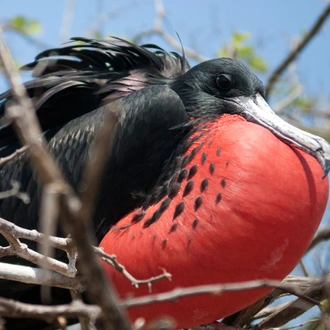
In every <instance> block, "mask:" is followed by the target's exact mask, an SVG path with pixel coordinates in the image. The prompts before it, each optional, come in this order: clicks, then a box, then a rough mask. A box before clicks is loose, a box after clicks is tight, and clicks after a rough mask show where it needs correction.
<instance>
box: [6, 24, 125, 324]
mask: <svg viewBox="0 0 330 330" xmlns="http://www.w3.org/2000/svg"><path fill="white" fill-rule="evenodd" d="M0 59H1V61H2V63H3V68H4V72H5V74H6V76H7V78H8V80H9V82H10V84H11V87H12V91H13V99H14V101H15V104H14V105H12V106H10V107H9V108H8V109H7V113H6V115H7V117H9V119H11V120H12V123H13V126H14V128H15V130H16V132H17V135H18V137H19V139H20V140H21V141H22V143H23V144H24V145H28V146H29V149H30V153H29V156H30V162H31V166H32V168H33V169H34V170H35V171H36V173H37V174H38V177H39V180H40V182H41V184H42V185H43V186H44V185H47V184H58V185H59V186H60V187H61V189H60V190H61V196H60V203H61V208H62V210H61V211H63V215H64V217H63V218H64V219H65V222H64V223H65V225H66V229H68V231H69V232H70V233H71V234H72V238H73V240H74V242H75V244H76V246H77V250H78V253H79V258H80V259H81V261H82V263H81V264H82V267H81V271H82V274H83V275H84V276H85V277H86V279H87V283H89V287H88V290H87V292H88V293H89V295H90V296H91V298H92V300H93V301H95V302H97V303H98V304H99V305H100V306H101V308H102V310H103V311H104V313H103V316H104V317H103V319H102V322H103V325H104V327H105V328H107V329H109V330H111V329H123V330H128V329H130V325H129V322H128V321H127V319H126V318H125V317H124V314H123V311H122V309H121V308H120V307H119V305H118V299H117V295H116V293H115V292H114V290H113V289H112V288H110V286H108V282H107V280H106V278H105V276H104V274H103V272H102V269H101V266H100V264H99V262H98V261H97V259H96V256H95V254H94V251H93V248H92V246H91V245H90V244H88V242H91V241H92V239H91V237H93V236H92V234H91V232H90V228H89V226H88V224H87V223H86V221H84V220H85V219H84V217H83V215H82V214H81V213H80V210H81V202H80V200H79V199H78V198H77V196H75V194H74V192H73V190H72V188H71V187H70V186H69V185H68V184H67V183H66V182H65V180H64V179H63V176H62V174H61V172H60V171H59V169H58V167H57V166H56V164H55V162H54V161H53V159H52V157H51V156H50V155H49V153H48V152H47V149H46V142H45V140H44V139H43V138H42V135H41V129H40V126H39V124H38V121H37V118H36V116H35V113H34V111H33V105H32V102H31V100H30V99H29V98H28V97H27V94H26V91H25V88H24V86H23V85H21V84H20V79H19V75H18V72H17V70H16V67H15V65H14V62H13V60H12V57H11V55H10V52H9V50H8V48H7V45H6V43H5V41H4V39H3V35H2V30H1V29H0ZM81 220H82V221H81Z"/></svg>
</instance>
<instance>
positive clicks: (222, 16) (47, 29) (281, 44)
mask: <svg viewBox="0 0 330 330" xmlns="http://www.w3.org/2000/svg"><path fill="white" fill-rule="evenodd" d="M68 3H70V1H67V0H57V1H45V0H32V1H26V0H12V1H8V0H2V1H1V2H0V22H1V23H3V22H4V21H5V20H6V19H10V18H11V17H13V16H15V15H25V16H26V17H28V18H35V19H37V20H38V21H39V22H40V23H41V25H42V28H43V31H42V32H41V33H40V34H38V35H36V38H37V39H38V40H40V41H42V42H43V43H45V44H47V45H49V46H51V47H54V46H59V45H60V44H61V43H62V42H63V41H64V40H61V39H62V38H61V36H60V32H61V26H62V24H63V17H64V16H63V13H64V11H65V9H66V8H67V4H68ZM71 3H74V4H75V6H74V11H73V12H72V13H73V19H72V24H71V25H70V26H69V27H68V29H65V33H64V35H66V36H67V37H69V36H81V35H84V36H86V35H88V34H89V33H90V32H91V30H93V29H95V28H96V27H97V26H98V25H97V22H98V20H99V18H100V12H101V13H102V14H103V15H104V17H105V20H104V24H102V29H101V30H102V32H103V33H104V35H116V36H121V37H128V38H132V37H133V36H135V35H136V33H137V32H140V31H143V30H147V29H150V28H151V26H152V24H153V20H154V16H155V10H154V2H153V1H151V0H140V1H137V0H136V1H134V0H123V1H109V0H103V1H102V0H96V1H90V0H75V1H71ZM326 5H327V2H326V1H322V0H304V1H301V0H290V1H285V0H277V1H262V0H249V1H246V0H233V1H223V0H220V1H217V0H209V1H203V2H202V1H189V2H188V1H183V0H181V1H178V0H165V1H164V6H165V10H166V14H167V16H166V20H165V22H166V23H165V26H166V28H167V31H168V32H169V33H170V34H172V35H175V32H178V33H179V35H180V37H181V39H182V42H183V44H184V45H186V46H189V47H192V48H194V49H195V50H197V51H199V52H200V53H202V54H204V55H206V56H207V57H216V51H217V50H218V49H219V48H220V47H221V46H223V44H224V43H225V42H226V41H227V40H228V38H229V36H230V35H231V33H232V32H233V31H234V30H237V31H248V32H250V33H251V34H252V42H253V43H254V44H255V45H256V46H257V48H258V51H259V54H260V55H261V56H263V57H264V58H265V59H266V60H267V61H268V62H269V65H270V68H275V67H276V66H277V65H278V64H279V63H280V61H281V60H282V59H283V58H284V56H285V55H286V54H287V52H288V50H289V49H290V46H291V44H292V42H293V41H294V40H297V38H298V37H299V36H300V35H301V34H302V33H303V32H304V31H306V29H308V28H309V27H310V26H311V25H312V23H313V22H314V20H315V19H316V17H318V15H319V14H320V13H321V12H322V10H323V9H324V7H325V6H326ZM100 9H101V10H100ZM62 35H63V33H62ZM6 37H7V41H8V43H9V44H10V47H11V49H12V51H13V53H14V54H15V57H16V59H17V60H18V61H19V63H25V62H29V61H31V60H32V59H33V57H34V56H35V55H36V54H37V53H38V52H40V51H41V50H42V48H39V47H36V46H34V45H32V44H31V43H29V42H27V41H26V40H24V38H22V37H20V36H18V35H15V34H14V33H12V32H8V33H6ZM144 41H145V42H154V43H157V44H160V45H161V46H163V47H165V48H166V49H168V50H172V48H171V47H170V46H169V45H167V44H166V43H164V42H163V41H162V40H160V39H159V38H158V37H152V38H146V39H144ZM329 51H330V20H329V21H328V22H327V23H326V24H325V26H324V27H323V29H322V31H321V32H320V33H319V35H318V36H316V37H315V39H314V40H313V41H312V42H311V43H310V45H309V46H308V48H307V49H306V50H305V51H304V52H303V53H302V54H301V56H300V58H299V60H298V62H297V65H298V67H297V72H298V75H299V78H300V80H301V81H302V83H303V84H304V85H305V88H306V92H308V93H309V94H314V95H318V94H319V93H322V94H326V93H327V91H328V90H329V89H330V80H329V78H328V77H329V76H330V56H329ZM262 78H263V79H264V80H265V77H262ZM0 87H1V89H3V88H4V85H3V84H2V85H0Z"/></svg>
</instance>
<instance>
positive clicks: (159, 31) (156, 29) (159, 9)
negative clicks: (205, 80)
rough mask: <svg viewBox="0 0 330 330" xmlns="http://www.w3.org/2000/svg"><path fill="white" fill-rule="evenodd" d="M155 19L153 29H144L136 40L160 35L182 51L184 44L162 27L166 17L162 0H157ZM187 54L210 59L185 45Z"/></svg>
mask: <svg viewBox="0 0 330 330" xmlns="http://www.w3.org/2000/svg"><path fill="white" fill-rule="evenodd" d="M154 3H155V13H156V16H155V20H154V26H153V28H152V29H150V30H147V31H143V32H141V33H139V34H137V35H135V37H134V38H133V39H134V40H135V42H140V40H141V39H142V38H143V37H146V36H150V35H159V36H160V37H161V38H163V39H164V40H165V41H166V42H167V43H168V44H169V45H170V46H171V47H173V48H174V49H176V50H178V51H182V44H181V43H180V42H179V41H178V39H177V38H173V37H172V36H171V35H170V34H168V33H167V32H165V30H164V29H163V28H162V26H163V22H164V18H165V17H166V12H165V8H164V4H163V1H162V0H155V2H154ZM184 52H185V54H186V55H187V56H188V57H190V58H192V59H195V60H197V61H200V62H204V61H206V60H208V58H207V57H206V56H204V55H202V54H200V53H198V52H196V51H194V50H193V49H191V48H188V47H184Z"/></svg>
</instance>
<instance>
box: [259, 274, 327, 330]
mask: <svg viewBox="0 0 330 330" xmlns="http://www.w3.org/2000/svg"><path fill="white" fill-rule="evenodd" d="M329 284H330V275H327V276H325V277H324V278H321V279H317V278H315V279H311V282H310V284H309V286H308V288H307V289H306V290H305V291H304V294H305V295H306V296H308V297H311V298H313V299H315V300H318V301H322V300H323V299H325V298H326V297H327V295H328V287H329ZM312 307H314V304H312V303H310V302H308V301H306V300H305V299H301V298H297V299H294V300H293V301H291V302H288V303H287V304H285V305H284V306H282V308H281V309H279V310H277V311H276V312H274V313H273V314H271V315H270V316H268V317H266V318H265V319H264V320H262V321H261V322H260V323H259V324H258V325H257V326H256V328H258V329H264V328H273V327H280V326H282V325H284V324H286V323H287V322H289V321H291V320H293V319H295V318H297V317H298V316H300V315H302V314H304V313H305V312H306V311H308V310H309V309H311V308H312Z"/></svg>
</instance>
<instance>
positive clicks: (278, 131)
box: [170, 58, 330, 175]
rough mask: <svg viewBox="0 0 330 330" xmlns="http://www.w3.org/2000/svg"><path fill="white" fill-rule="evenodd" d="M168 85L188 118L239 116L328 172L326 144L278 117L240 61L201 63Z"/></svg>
mask: <svg viewBox="0 0 330 330" xmlns="http://www.w3.org/2000/svg"><path fill="white" fill-rule="evenodd" d="M170 87H171V88H172V89H173V90H174V91H175V92H176V93H177V94H178V95H179V96H180V98H181V100H182V101H183V104H184V105H185V108H186V111H187V113H188V115H189V116H190V117H191V118H196V119H197V118H203V119H204V120H206V121H208V120H214V119H216V118H217V117H219V116H221V115H222V114H225V113H228V114H238V115H241V116H242V117H244V118H245V119H247V120H248V121H251V122H254V123H257V124H259V125H261V126H264V127H265V128H267V129H269V130H270V131H271V132H273V133H274V134H275V135H276V136H278V137H279V138H280V139H282V140H283V141H285V142H286V143H288V144H291V145H295V146H297V147H298V148H300V149H302V150H304V151H307V152H308V153H310V154H311V155H313V156H314V157H315V158H316V159H317V160H318V161H319V162H320V164H321V166H322V167H323V170H324V173H325V175H326V174H327V173H328V172H329V170H330V146H329V144H328V143H327V142H326V141H325V140H324V139H322V138H320V137H318V136H314V135H312V134H309V133H306V132H304V131H301V130H299V129H298V128H296V127H293V126H291V125H290V124H288V123H287V122H285V121H284V120H282V119H281V118H280V117H279V116H277V115H276V114H275V112H274V111H273V110H272V109H271V108H270V107H269V105H268V104H267V102H266V101H265V99H264V95H265V90H264V87H263V84H262V82H261V81H260V80H259V79H258V78H257V77H256V76H255V75H254V74H253V73H252V72H251V71H250V70H249V69H248V68H247V67H246V66H245V65H244V64H242V63H241V62H239V61H237V60H234V59H230V58H220V59H215V60H210V61H206V62H203V63H201V64H199V65H197V66H195V67H194V68H192V69H190V70H189V71H188V72H186V73H185V74H183V75H182V76H180V77H178V78H176V79H175V80H174V81H173V82H172V83H171V84H170Z"/></svg>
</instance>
